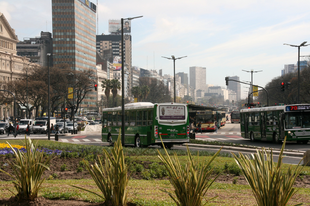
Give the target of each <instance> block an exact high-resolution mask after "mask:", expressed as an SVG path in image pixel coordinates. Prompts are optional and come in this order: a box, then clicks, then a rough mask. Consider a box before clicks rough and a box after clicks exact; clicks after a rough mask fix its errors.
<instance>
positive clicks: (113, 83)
mask: <svg viewBox="0 0 310 206" xmlns="http://www.w3.org/2000/svg"><path fill="white" fill-rule="evenodd" d="M111 87H112V95H113V106H115V98H116V95H117V90H119V89H121V83H120V82H119V81H118V79H112V80H111Z"/></svg>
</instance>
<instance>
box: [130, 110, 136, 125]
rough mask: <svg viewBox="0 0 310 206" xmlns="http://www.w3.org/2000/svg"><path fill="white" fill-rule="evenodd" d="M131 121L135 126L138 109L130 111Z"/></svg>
mask: <svg viewBox="0 0 310 206" xmlns="http://www.w3.org/2000/svg"><path fill="white" fill-rule="evenodd" d="M129 116H130V117H129V121H130V126H135V125H136V111H130V112H129Z"/></svg>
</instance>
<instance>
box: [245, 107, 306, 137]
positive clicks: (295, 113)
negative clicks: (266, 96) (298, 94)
mask: <svg viewBox="0 0 310 206" xmlns="http://www.w3.org/2000/svg"><path fill="white" fill-rule="evenodd" d="M240 117H241V123H240V128H241V135H242V137H243V138H248V139H250V140H251V141H254V140H268V141H274V142H276V143H278V142H282V141H283V140H284V138H285V137H286V138H287V141H297V142H299V143H308V141H309V140H310V104H294V105H286V106H271V107H259V108H251V109H242V110H240Z"/></svg>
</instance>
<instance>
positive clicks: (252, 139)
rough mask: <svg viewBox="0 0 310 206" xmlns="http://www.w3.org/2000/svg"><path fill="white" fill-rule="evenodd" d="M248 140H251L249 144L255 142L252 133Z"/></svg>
mask: <svg viewBox="0 0 310 206" xmlns="http://www.w3.org/2000/svg"><path fill="white" fill-rule="evenodd" d="M250 140H251V142H254V141H255V139H254V134H253V132H251V134H250Z"/></svg>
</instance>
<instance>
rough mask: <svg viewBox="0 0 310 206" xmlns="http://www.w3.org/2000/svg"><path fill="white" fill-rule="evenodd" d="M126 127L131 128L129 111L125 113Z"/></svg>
mask: <svg viewBox="0 0 310 206" xmlns="http://www.w3.org/2000/svg"><path fill="white" fill-rule="evenodd" d="M125 126H127V127H128V126H129V111H125Z"/></svg>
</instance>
